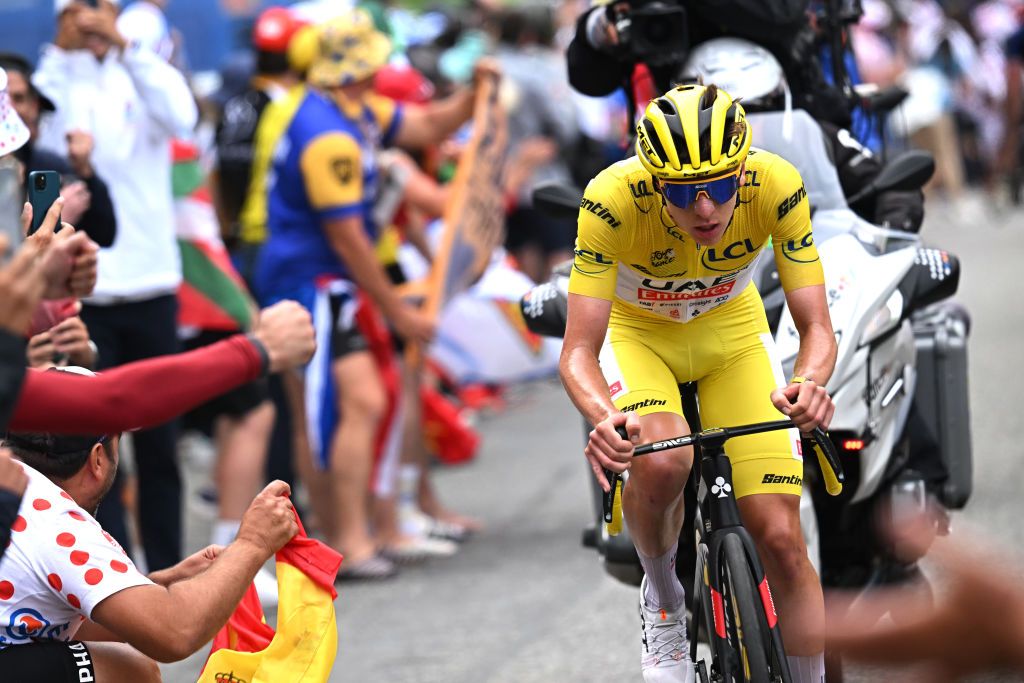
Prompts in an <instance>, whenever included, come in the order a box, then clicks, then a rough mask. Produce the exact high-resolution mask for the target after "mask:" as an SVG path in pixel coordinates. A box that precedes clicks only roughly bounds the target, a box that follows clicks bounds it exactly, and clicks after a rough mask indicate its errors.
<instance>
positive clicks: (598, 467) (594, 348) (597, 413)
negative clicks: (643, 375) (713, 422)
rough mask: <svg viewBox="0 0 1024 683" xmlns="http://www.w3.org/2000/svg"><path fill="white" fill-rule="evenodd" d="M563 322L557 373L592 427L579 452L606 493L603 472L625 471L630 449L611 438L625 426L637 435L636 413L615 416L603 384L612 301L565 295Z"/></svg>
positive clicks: (626, 442)
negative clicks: (604, 347) (601, 359)
mask: <svg viewBox="0 0 1024 683" xmlns="http://www.w3.org/2000/svg"><path fill="white" fill-rule="evenodd" d="M568 305H569V309H568V319H567V320H566V325H565V339H564V340H563V342H562V355H561V357H560V358H559V360H558V371H559V374H560V375H561V377H562V384H564V385H565V390H566V392H568V394H569V398H570V399H572V402H573V403H574V404H575V405H576V408H577V409H578V410H579V411H580V412H581V413H582V414H583V416H584V417H585V418H586V419H587V421H588V422H589V423H590V424H592V425H594V430H593V431H592V432H591V433H590V441H589V442H588V444H587V447H586V450H585V451H584V453H585V454H586V456H587V460H588V461H589V462H590V466H591V468H592V469H593V470H594V475H595V476H596V477H597V480H598V483H600V484H601V488H603V489H604V490H605V491H607V490H608V488H609V484H608V480H607V478H606V477H605V476H604V473H603V472H602V469H608V470H612V471H614V472H622V471H623V470H626V469H628V467H629V463H630V460H631V458H630V456H631V454H632V452H633V446H632V444H630V443H629V442H628V441H623V440H622V438H621V437H620V436H619V435H618V434H616V432H615V428H616V427H619V426H623V425H625V426H626V430H627V432H628V433H629V434H630V436H631V437H632V436H636V437H639V435H640V422H639V420H638V419H637V417H636V415H635V414H632V413H631V414H630V415H631V416H632V417H631V418H630V419H629V420H628V421H627V416H625V415H623V414H622V413H620V412H619V410H618V409H617V408H616V407H615V404H614V403H612V400H611V398H610V396H609V395H608V383H607V382H606V381H605V379H604V375H603V374H601V366H600V365H599V364H598V355H599V354H600V352H601V344H602V343H603V342H604V337H605V334H606V333H607V331H608V317H609V315H610V314H611V310H612V302H611V301H606V300H605V299H598V298H595V297H590V296H584V295H582V294H572V293H570V294H569V304H568Z"/></svg>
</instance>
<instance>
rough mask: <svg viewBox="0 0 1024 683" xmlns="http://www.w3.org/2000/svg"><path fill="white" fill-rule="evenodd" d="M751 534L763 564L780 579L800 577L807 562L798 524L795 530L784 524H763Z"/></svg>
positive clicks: (805, 548) (805, 549)
mask: <svg viewBox="0 0 1024 683" xmlns="http://www.w3.org/2000/svg"><path fill="white" fill-rule="evenodd" d="M751 533H752V534H753V536H754V540H755V541H756V543H757V545H758V548H760V551H761V554H762V555H763V556H764V557H763V559H764V561H765V563H766V564H767V565H769V566H771V567H772V568H773V569H774V570H775V572H776V573H780V574H781V577H780V578H782V577H797V576H800V574H801V573H802V572H803V570H804V568H805V567H806V565H807V564H808V562H809V560H808V559H807V546H806V545H805V544H804V538H803V534H802V532H801V531H800V525H799V523H798V524H797V525H796V527H795V528H793V525H791V524H785V523H782V524H771V523H769V524H763V525H760V526H759V527H758V528H756V529H752V530H751ZM776 580H778V579H776Z"/></svg>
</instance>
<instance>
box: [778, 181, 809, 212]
mask: <svg viewBox="0 0 1024 683" xmlns="http://www.w3.org/2000/svg"><path fill="white" fill-rule="evenodd" d="M806 196H807V190H805V189H804V186H803V185H801V186H800V189H799V190H797V191H796V192H794V193H793V194H792V195H790V196H789V197H787V198H786V199H783V200H782V203H781V204H779V216H778V220H780V221H781V220H782V219H783V217H784V216H785V215H786V214H787V213H789V212H790V211H792V210H793V209H795V208H796V206H797V204H799V203H800V200H801V199H803V198H804V197H806Z"/></svg>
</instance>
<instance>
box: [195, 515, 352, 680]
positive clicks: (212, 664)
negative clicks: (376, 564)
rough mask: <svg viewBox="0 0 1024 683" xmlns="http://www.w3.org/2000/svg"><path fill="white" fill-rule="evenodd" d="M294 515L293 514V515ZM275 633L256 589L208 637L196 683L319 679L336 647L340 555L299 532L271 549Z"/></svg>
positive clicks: (328, 667)
mask: <svg viewBox="0 0 1024 683" xmlns="http://www.w3.org/2000/svg"><path fill="white" fill-rule="evenodd" d="M296 519H298V517H296ZM276 559H277V587H278V595H279V605H278V612H277V632H276V633H275V632H274V629H272V628H271V627H270V626H269V625H268V624H267V622H266V620H265V619H264V617H263V608H262V606H261V605H260V600H259V597H258V596H257V595H256V587H255V586H252V585H250V586H249V590H248V592H247V593H246V594H245V597H244V598H242V601H241V602H240V603H239V604H238V607H237V608H236V609H235V612H234V614H232V615H231V618H230V619H229V620H228V623H227V624H226V625H225V626H224V628H222V629H221V630H220V632H219V633H218V634H217V635H216V637H215V638H214V639H213V647H212V648H211V650H210V657H209V659H207V660H206V666H205V667H203V672H202V674H200V676H199V681H198V683H299V682H300V681H301V682H302V683H322V682H323V681H326V680H327V678H328V677H329V676H330V675H331V667H333V666H334V657H335V655H336V654H337V650H338V624H337V621H336V620H335V616H334V599H335V598H336V597H338V592H337V591H336V590H335V589H334V578H335V576H337V573H338V567H339V566H340V565H341V555H339V554H338V553H337V552H335V551H334V550H332V549H330V548H328V547H327V546H326V545H324V544H323V543H321V542H320V541H316V540H314V539H311V538H309V537H308V536H306V532H305V530H304V529H303V528H302V523H301V522H299V533H298V534H296V535H295V538H293V539H292V540H291V541H289V542H288V545H286V546H285V547H284V548H281V550H280V551H278V553H277V558H276Z"/></svg>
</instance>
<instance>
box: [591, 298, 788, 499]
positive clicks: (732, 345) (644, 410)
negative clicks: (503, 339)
mask: <svg viewBox="0 0 1024 683" xmlns="http://www.w3.org/2000/svg"><path fill="white" fill-rule="evenodd" d="M600 362H601V370H602V372H603V373H604V376H605V379H606V380H607V381H608V388H609V391H610V392H611V398H612V401H613V402H614V403H615V407H616V408H618V409H619V410H621V411H623V412H629V411H634V412H636V413H637V414H638V415H647V414H650V413H657V412H671V413H676V414H677V415H680V416H681V415H682V414H683V412H682V402H681V400H680V397H679V388H678V385H679V384H681V383H683V382H690V381H696V382H697V397H698V400H699V402H700V419H701V424H702V426H703V427H705V428H708V427H730V426H734V425H741V424H749V423H752V422H764V421H768V420H780V419H783V416H782V414H781V413H779V411H778V410H776V408H775V406H774V405H773V404H772V402H771V399H770V398H769V396H770V394H771V392H772V390H774V389H775V388H776V387H780V386H785V384H786V381H785V377H784V376H783V374H782V365H781V362H780V359H779V358H778V357H777V354H776V352H775V340H774V339H773V338H772V336H771V333H770V332H769V331H768V321H767V319H766V318H765V314H764V306H763V305H762V303H761V297H760V296H759V295H758V293H757V290H756V289H755V288H754V287H753V286H752V285H751V286H749V287H747V290H746V291H745V292H743V294H741V295H740V296H739V297H737V298H736V299H735V300H733V301H731V302H729V303H728V304H727V305H724V306H722V307H721V308H719V309H716V310H714V311H712V312H710V313H708V314H707V315H706V316H705V317H702V318H696V319H693V320H690V321H689V322H686V323H678V322H673V321H671V320H666V321H664V322H660V321H655V320H651V319H650V318H639V317H631V316H628V315H626V314H625V312H624V311H623V309H622V308H620V307H618V306H616V307H613V309H612V316H611V320H610V322H609V326H608V335H607V336H606V338H605V342H604V345H603V346H602V348H601V355H600ZM725 452H726V455H728V456H729V460H730V462H731V464H732V472H733V486H734V487H735V491H736V497H737V498H742V497H743V496H748V495H751V494H754V493H790V494H793V495H797V496H798V495H800V488H801V485H802V481H803V456H802V455H801V451H800V437H799V433H798V432H797V430H796V429H789V430H785V431H775V432H767V433H765V434H753V435H750V436H742V437H736V438H733V439H730V440H729V441H727V442H726V444H725Z"/></svg>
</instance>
